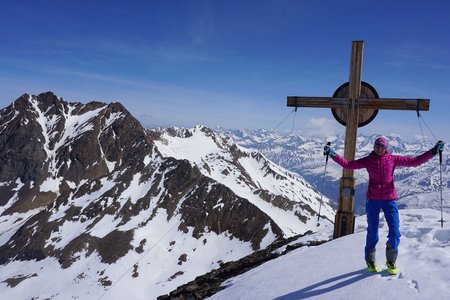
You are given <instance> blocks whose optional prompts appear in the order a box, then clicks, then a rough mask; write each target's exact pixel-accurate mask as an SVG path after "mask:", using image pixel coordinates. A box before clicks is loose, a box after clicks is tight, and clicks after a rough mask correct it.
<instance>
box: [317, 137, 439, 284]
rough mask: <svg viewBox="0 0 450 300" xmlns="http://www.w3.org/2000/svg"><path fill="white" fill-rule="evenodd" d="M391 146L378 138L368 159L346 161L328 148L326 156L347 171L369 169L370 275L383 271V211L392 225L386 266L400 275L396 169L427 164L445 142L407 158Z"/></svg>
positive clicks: (368, 228) (368, 242) (366, 249)
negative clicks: (378, 260)
mask: <svg viewBox="0 0 450 300" xmlns="http://www.w3.org/2000/svg"><path fill="white" fill-rule="evenodd" d="M388 149H389V144H388V141H387V139H386V138H384V137H379V138H377V139H376V140H375V143H374V146H373V151H372V152H371V153H370V154H369V155H368V156H366V157H363V158H360V159H357V160H353V161H347V160H346V159H345V158H343V157H341V156H339V155H338V154H336V152H335V151H334V150H333V148H331V147H330V146H329V145H326V146H325V148H324V154H326V155H327V154H329V155H330V157H331V158H332V159H333V160H334V161H335V162H337V163H338V164H339V165H341V166H342V167H343V168H345V169H352V170H354V169H362V168H366V169H367V172H368V173H369V187H368V190H367V202H366V213H367V237H366V246H365V259H366V263H367V268H368V270H369V271H370V272H378V271H380V269H379V268H378V267H377V266H376V265H375V246H376V244H377V242H378V223H379V218H380V210H383V213H384V217H385V218H386V222H387V224H388V226H389V234H388V241H387V243H386V265H387V267H388V273H389V274H392V275H395V274H397V273H398V269H397V267H396V263H395V262H396V260H397V254H398V245H399V243H400V220H399V215H398V207H397V203H396V200H397V194H396V191H395V187H394V170H395V168H396V167H417V166H420V165H421V164H423V163H425V162H426V161H428V160H429V159H430V158H432V157H433V156H434V155H436V154H437V153H438V151H443V149H444V143H443V142H442V141H439V142H437V144H436V145H435V146H434V147H433V148H432V149H431V150H429V151H426V152H425V153H423V154H421V155H419V156H416V157H406V156H399V155H392V154H390V153H389V152H388Z"/></svg>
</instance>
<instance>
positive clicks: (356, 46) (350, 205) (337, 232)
mask: <svg viewBox="0 0 450 300" xmlns="http://www.w3.org/2000/svg"><path fill="white" fill-rule="evenodd" d="M363 48H364V41H353V42H352V52H351V59H350V80H349V82H347V83H344V84H343V85H341V86H340V87H339V88H338V89H337V90H336V92H335V93H334V95H333V97H300V96H288V97H287V106H291V107H318V108H319V107H320V108H331V110H332V113H333V116H334V117H335V119H336V120H337V121H338V122H339V123H341V124H342V125H344V126H345V127H346V128H345V148H344V157H345V159H347V160H354V159H355V151H356V137H357V129H358V127H361V126H364V125H367V124H368V123H370V122H371V121H372V120H373V119H374V118H375V116H376V115H377V113H378V110H379V109H387V110H415V111H417V112H419V111H420V110H421V111H428V110H429V106H430V99H401V98H379V97H378V93H377V91H376V90H375V89H374V88H373V87H372V86H371V85H370V84H368V83H366V82H364V81H361V73H362V57H363ZM354 194H355V178H354V177H353V170H346V169H344V170H343V171H342V177H341V179H340V185H339V199H338V211H337V213H336V217H335V222H334V233H333V238H338V237H342V236H345V235H348V234H352V233H353V232H354V230H355V216H354V212H353V210H354Z"/></svg>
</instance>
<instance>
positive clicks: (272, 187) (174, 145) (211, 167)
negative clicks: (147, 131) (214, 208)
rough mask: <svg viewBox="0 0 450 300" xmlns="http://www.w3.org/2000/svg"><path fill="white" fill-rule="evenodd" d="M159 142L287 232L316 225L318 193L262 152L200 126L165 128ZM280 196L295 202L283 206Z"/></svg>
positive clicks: (326, 214) (327, 210)
mask: <svg viewBox="0 0 450 300" xmlns="http://www.w3.org/2000/svg"><path fill="white" fill-rule="evenodd" d="M179 133H181V134H179ZM155 145H156V146H157V147H158V149H159V151H160V152H161V153H162V154H163V155H164V156H166V157H174V158H177V159H186V160H188V161H190V162H191V163H192V164H194V165H195V166H197V167H198V168H199V169H200V170H201V171H202V173H203V174H204V175H205V176H208V177H210V178H212V179H214V180H216V181H218V182H220V183H221V184H224V185H226V186H227V187H229V188H230V189H232V190H233V191H234V192H235V193H236V194H237V195H239V196H241V197H243V198H245V199H248V200H249V201H250V202H251V203H252V204H254V205H256V206H257V207H258V208H259V209H261V210H262V211H264V212H265V213H266V214H268V215H269V216H271V217H272V218H273V219H274V220H275V221H276V222H277V223H278V225H279V226H281V228H282V230H283V232H284V234H285V235H286V236H288V237H289V236H292V235H296V234H300V233H304V232H306V231H308V230H316V229H317V212H318V211H319V206H320V198H321V196H320V194H319V193H318V192H317V191H316V190H314V189H313V187H312V186H311V185H309V184H308V183H307V182H306V181H305V180H304V179H303V178H301V176H299V175H298V174H295V173H293V172H290V171H287V170H285V169H283V168H280V167H279V166H277V165H275V164H274V163H272V162H271V161H270V160H268V159H267V158H265V157H264V156H263V155H261V154H260V153H259V152H258V151H255V150H249V149H246V148H243V147H241V146H238V145H237V144H236V143H235V142H234V140H233V139H231V138H230V137H229V136H227V135H224V134H218V133H214V132H213V131H211V130H210V129H208V128H205V127H202V126H197V127H195V128H193V129H192V130H188V129H171V130H165V131H163V134H162V135H161V139H160V140H159V141H155ZM267 197H269V199H267ZM278 197H279V199H278ZM281 199H295V200H293V201H291V202H287V203H284V204H283V203H281V202H279V201H280V200H281ZM323 201H324V203H323V207H322V210H321V212H322V217H323V218H326V219H327V220H328V222H330V221H331V220H333V217H334V211H333V209H332V208H331V206H330V205H329V204H328V199H326V197H323ZM299 217H300V219H301V222H299Z"/></svg>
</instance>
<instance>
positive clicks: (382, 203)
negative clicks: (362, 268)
mask: <svg viewBox="0 0 450 300" xmlns="http://www.w3.org/2000/svg"><path fill="white" fill-rule="evenodd" d="M381 210H383V213H384V217H385V219H386V223H387V225H388V227H389V234H388V236H387V238H388V241H387V249H391V250H390V251H392V250H393V251H395V257H396V256H397V255H396V253H398V245H399V243H400V219H399V216H398V207H397V203H396V201H395V200H368V201H367V202H366V213H367V237H366V247H365V258H366V261H369V260H370V259H373V258H374V257H373V256H374V254H375V246H376V245H377V243H378V225H379V223H380V211H381Z"/></svg>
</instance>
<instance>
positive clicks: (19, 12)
mask: <svg viewBox="0 0 450 300" xmlns="http://www.w3.org/2000/svg"><path fill="white" fill-rule="evenodd" d="M449 11H450V2H448V1H444V0H442V1H435V0H428V1H418V0H410V1H403V0H400V1H391V0H389V1H385V0H376V1H375V0H373V1H372V0H358V1H356V0H355V1H352V0H350V1H330V0H325V1H301V0H298V1H293V0H291V1H289V0H286V1H282V0H277V1H275V0H274V1H264V0H258V1H253V0H249V1H245V0H240V1H233V0H231V1H219V0H216V1H189V0H184V1H181V0H179V1H177V0H174V1H84V0H78V1H20V0H19V1H0V26H1V28H2V30H1V31H0V40H1V43H0V107H2V108H3V107H5V106H7V105H9V104H10V103H11V102H12V101H14V100H15V99H17V98H18V97H19V96H20V95H22V94H23V93H31V94H38V93H41V92H45V91H49V90H50V91H53V92H55V93H56V94H57V95H58V96H60V97H62V98H64V99H65V100H67V101H80V102H88V101H92V100H98V101H104V102H112V101H119V102H121V103H123V104H124V105H125V106H126V107H127V108H128V110H129V111H130V112H131V113H132V114H133V115H134V116H135V117H137V118H138V119H139V120H140V121H141V122H142V123H143V124H144V125H145V126H147V127H153V126H173V125H174V126H185V127H191V126H194V125H197V124H202V125H206V126H210V127H215V126H222V127H226V128H248V129H254V128H266V129H273V128H275V127H276V126H277V125H278V124H279V123H280V122H281V121H282V120H283V119H284V118H285V117H286V116H287V115H288V114H289V113H290V112H291V111H292V108H289V107H287V106H286V96H288V95H298V96H332V94H333V93H334V91H335V90H336V88H338V87H339V86H340V85H341V84H342V83H344V82H346V81H348V76H349V69H350V66H349V62H350V51H351V43H352V41H354V40H363V41H364V42H365V46H364V59H363V71H362V79H363V80H364V81H366V82H369V83H370V84H371V85H372V86H374V87H375V89H376V90H377V91H378V94H379V95H380V97H398V98H430V99H431V105H430V111H429V112H422V116H423V118H424V120H425V121H426V123H427V125H428V126H429V127H430V129H431V133H430V131H429V130H428V129H427V127H426V126H424V125H423V124H422V126H423V130H424V133H425V135H427V136H430V135H431V134H433V135H434V136H435V137H436V138H438V139H444V140H446V141H448V140H450V130H449V128H450V126H449V125H450V121H449V120H448V113H449V112H450V109H449V108H450V101H449V100H450V18H449V16H448V12H449ZM293 121H294V118H293V115H291V117H290V118H288V119H287V120H286V121H285V122H284V123H282V124H281V125H280V126H279V127H278V128H279V129H286V130H291V129H292V125H293V124H294V130H295V131H296V132H297V133H299V134H302V135H314V134H319V135H320V134H333V133H339V132H344V127H343V126H341V125H340V124H338V123H337V122H336V121H335V120H334V118H333V116H332V114H331V112H330V110H329V109H307V108H305V109H299V110H298V112H297V113H296V114H295V123H293ZM359 132H361V133H365V134H371V133H378V134H390V133H397V134H400V135H404V136H412V135H421V130H420V126H419V121H418V119H417V115H416V112H415V111H380V112H379V114H378V116H377V117H376V118H375V120H374V121H372V123H370V124H369V125H367V126H365V127H362V128H361V129H360V130H359ZM433 139H434V138H433Z"/></svg>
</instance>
